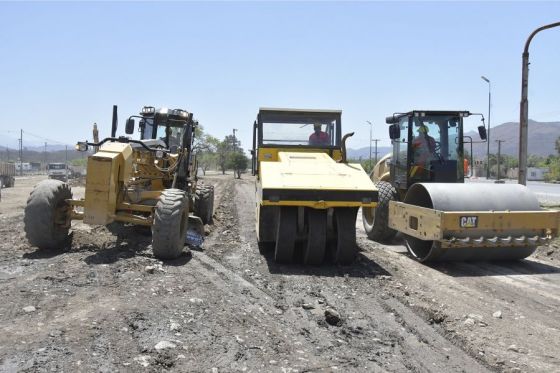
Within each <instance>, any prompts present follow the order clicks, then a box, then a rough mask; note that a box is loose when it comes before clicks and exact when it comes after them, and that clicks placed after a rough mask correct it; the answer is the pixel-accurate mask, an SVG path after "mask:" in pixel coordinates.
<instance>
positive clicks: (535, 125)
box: [465, 120, 560, 158]
mask: <svg viewBox="0 0 560 373" xmlns="http://www.w3.org/2000/svg"><path fill="white" fill-rule="evenodd" d="M528 131H529V141H528V144H527V149H528V153H529V154H533V155H538V156H541V157H546V156H548V155H550V154H558V152H557V151H556V149H555V147H554V146H555V142H556V140H557V139H558V137H560V122H536V121H534V120H529V128H528ZM465 135H469V136H472V138H473V141H478V140H480V137H479V136H478V133H477V132H474V131H473V132H469V133H466V134H465ZM496 140H505V141H504V142H502V146H501V152H502V154H507V155H511V156H514V157H517V156H518V155H519V154H518V152H519V123H518V122H508V123H503V124H500V125H499V126H496V127H490V153H492V154H497V153H498V143H497V142H496ZM486 147H487V144H486V143H480V144H473V155H474V156H475V157H477V158H484V157H485V156H486ZM465 148H466V149H469V148H468V147H467V145H465Z"/></svg>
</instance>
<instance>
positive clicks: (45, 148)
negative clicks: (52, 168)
mask: <svg viewBox="0 0 560 373" xmlns="http://www.w3.org/2000/svg"><path fill="white" fill-rule="evenodd" d="M44 162H45V171H46V170H47V142H45V160H44Z"/></svg>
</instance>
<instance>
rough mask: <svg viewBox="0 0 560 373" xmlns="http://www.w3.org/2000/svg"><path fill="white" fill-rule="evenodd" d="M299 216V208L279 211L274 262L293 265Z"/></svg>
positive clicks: (286, 207)
mask: <svg viewBox="0 0 560 373" xmlns="http://www.w3.org/2000/svg"><path fill="white" fill-rule="evenodd" d="M297 215H298V214H297V207H293V206H282V207H280V210H278V221H277V225H276V246H275V247H274V260H275V261H276V262H278V263H291V262H292V261H293V259H294V247H295V243H296V233H297Z"/></svg>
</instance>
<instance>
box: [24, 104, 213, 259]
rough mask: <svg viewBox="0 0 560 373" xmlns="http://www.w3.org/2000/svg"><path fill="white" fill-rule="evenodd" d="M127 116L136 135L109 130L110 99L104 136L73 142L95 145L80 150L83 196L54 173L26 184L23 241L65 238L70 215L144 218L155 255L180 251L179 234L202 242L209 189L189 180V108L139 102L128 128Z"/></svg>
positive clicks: (47, 244)
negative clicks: (29, 186) (83, 169)
mask: <svg viewBox="0 0 560 373" xmlns="http://www.w3.org/2000/svg"><path fill="white" fill-rule="evenodd" d="M135 118H138V119H139V130H140V140H134V139H131V138H129V137H124V136H121V137H115V135H116V130H117V107H116V106H114V107H113V119H112V130H111V137H108V138H105V139H103V140H101V141H99V142H94V143H90V142H87V141H86V142H79V143H78V144H77V145H76V149H77V150H79V151H87V150H88V148H89V147H93V148H94V149H96V150H97V151H96V152H95V153H94V154H93V155H90V156H89V157H88V162H87V176H86V187H85V198H83V199H73V198H72V193H71V190H70V187H69V186H68V184H66V183H64V182H62V181H58V180H45V181H42V182H41V183H39V184H38V185H37V186H36V187H35V188H34V190H33V191H32V192H31V194H30V196H29V199H28V201H27V206H26V208H25V216H24V226H25V232H26V236H27V239H28V240H29V243H31V244H32V245H34V246H37V247H39V248H40V249H54V248H58V247H60V246H61V245H65V244H67V242H68V240H69V239H70V238H71V236H70V235H69V231H70V227H71V221H72V220H74V219H81V220H83V222H84V223H86V224H92V225H108V224H110V223H113V222H118V223H128V224H136V225H142V226H149V227H151V230H152V250H153V253H154V256H156V257H158V258H161V259H172V258H176V257H178V256H179V255H181V252H182V251H183V248H184V246H185V240H186V239H187V238H189V239H190V241H189V242H190V243H192V244H195V245H200V244H201V243H202V240H203V236H204V229H203V224H207V223H210V222H211V220H212V213H213V212H212V209H213V199H214V192H213V188H212V187H211V186H206V185H201V184H200V183H198V182H197V178H196V172H195V170H196V160H195V159H194V156H193V154H192V144H193V140H194V134H195V128H196V124H197V122H196V121H194V120H193V114H192V113H189V112H187V111H185V110H182V109H174V110H169V109H166V108H162V109H157V110H156V109H155V108H154V107H151V106H145V107H144V108H143V109H142V111H141V112H140V114H139V115H133V116H131V117H129V118H128V120H127V121H126V128H125V132H126V134H128V135H131V134H133V133H134V127H135V120H134V119H135Z"/></svg>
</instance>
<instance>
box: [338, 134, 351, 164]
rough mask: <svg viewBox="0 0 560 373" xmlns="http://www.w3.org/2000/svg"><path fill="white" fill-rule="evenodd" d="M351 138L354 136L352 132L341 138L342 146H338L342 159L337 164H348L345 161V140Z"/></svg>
mask: <svg viewBox="0 0 560 373" xmlns="http://www.w3.org/2000/svg"><path fill="white" fill-rule="evenodd" d="M352 136H354V132H350V133H347V134H346V135H344V137H343V138H342V144H341V146H340V152H341V153H342V158H341V159H340V162H339V163H348V162H347V160H346V140H347V139H348V138H349V137H352Z"/></svg>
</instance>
